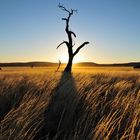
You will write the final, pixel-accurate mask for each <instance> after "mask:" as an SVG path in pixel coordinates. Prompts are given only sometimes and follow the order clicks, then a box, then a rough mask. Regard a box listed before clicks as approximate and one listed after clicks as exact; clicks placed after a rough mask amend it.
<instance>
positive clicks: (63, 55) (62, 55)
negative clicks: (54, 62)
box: [59, 54, 83, 63]
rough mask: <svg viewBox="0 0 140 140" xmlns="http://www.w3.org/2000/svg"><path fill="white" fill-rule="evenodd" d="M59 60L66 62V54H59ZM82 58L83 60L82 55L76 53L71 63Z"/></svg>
mask: <svg viewBox="0 0 140 140" xmlns="http://www.w3.org/2000/svg"><path fill="white" fill-rule="evenodd" d="M59 60H60V61H61V62H62V63H67V62H68V54H61V55H60V56H59ZM82 60H83V57H82V55H77V56H75V57H74V59H73V63H78V62H82Z"/></svg>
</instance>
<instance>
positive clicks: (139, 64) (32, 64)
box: [0, 61, 140, 68]
mask: <svg viewBox="0 0 140 140" xmlns="http://www.w3.org/2000/svg"><path fill="white" fill-rule="evenodd" d="M62 65H65V64H64V63H63V64H62ZM74 65H75V66H98V67H134V68H140V62H131V63H116V64H97V63H93V62H80V63H76V64H74ZM47 66H58V63H53V62H38V61H35V62H15V63H0V67H47Z"/></svg>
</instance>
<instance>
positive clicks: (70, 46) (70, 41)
mask: <svg viewBox="0 0 140 140" xmlns="http://www.w3.org/2000/svg"><path fill="white" fill-rule="evenodd" d="M58 7H59V8H60V9H61V10H63V11H65V12H67V13H68V17H67V18H62V20H64V21H65V22H66V28H65V31H66V34H67V36H68V41H63V42H62V43H60V44H59V45H58V46H57V49H58V48H59V47H60V46H61V45H62V44H66V46H67V48H68V54H69V60H68V63H67V66H66V68H65V70H64V71H67V72H71V70H72V64H73V58H74V56H75V55H76V54H77V53H78V52H79V51H80V49H81V48H83V47H84V46H85V45H87V44H89V42H87V41H86V42H84V43H83V44H82V45H80V46H79V47H78V48H77V49H76V51H75V52H73V46H74V45H75V44H74V43H73V39H72V37H73V36H74V37H76V34H75V33H74V32H73V31H71V30H70V29H69V22H70V18H71V16H72V15H73V14H74V12H77V10H73V9H71V10H67V9H66V8H65V7H64V6H63V5H60V4H59V5H58Z"/></svg>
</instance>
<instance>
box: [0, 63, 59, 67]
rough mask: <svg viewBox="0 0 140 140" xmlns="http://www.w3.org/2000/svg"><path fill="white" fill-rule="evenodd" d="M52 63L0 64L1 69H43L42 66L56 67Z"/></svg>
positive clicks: (55, 64)
mask: <svg viewBox="0 0 140 140" xmlns="http://www.w3.org/2000/svg"><path fill="white" fill-rule="evenodd" d="M57 65H58V64H57V63H53V62H15V63H0V66H1V67H31V66H33V67H44V66H57Z"/></svg>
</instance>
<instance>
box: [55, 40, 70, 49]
mask: <svg viewBox="0 0 140 140" xmlns="http://www.w3.org/2000/svg"><path fill="white" fill-rule="evenodd" d="M64 43H65V44H66V45H68V42H67V41H63V42H62V43H60V44H59V45H58V46H57V48H56V49H58V48H59V47H60V46H61V45H63V44H64Z"/></svg>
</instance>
